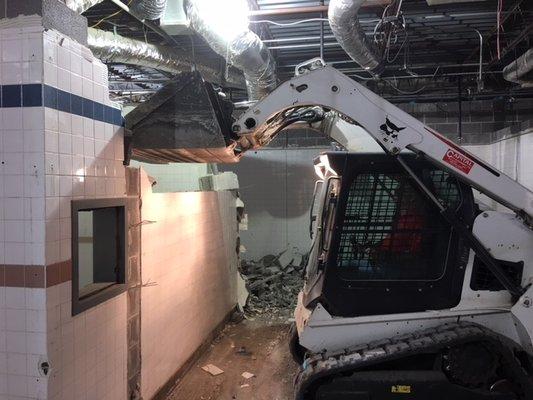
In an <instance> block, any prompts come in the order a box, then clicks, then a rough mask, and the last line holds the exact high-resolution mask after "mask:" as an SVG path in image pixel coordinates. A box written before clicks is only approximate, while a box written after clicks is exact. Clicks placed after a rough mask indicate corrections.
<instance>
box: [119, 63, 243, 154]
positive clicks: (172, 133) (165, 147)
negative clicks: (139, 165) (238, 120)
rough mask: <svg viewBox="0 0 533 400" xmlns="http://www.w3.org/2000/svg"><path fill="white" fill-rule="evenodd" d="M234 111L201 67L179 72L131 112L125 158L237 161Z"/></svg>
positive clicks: (128, 121) (127, 119)
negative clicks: (232, 124)
mask: <svg viewBox="0 0 533 400" xmlns="http://www.w3.org/2000/svg"><path fill="white" fill-rule="evenodd" d="M232 111H233V105H232V104H231V102H229V101H227V100H225V99H223V98H222V97H221V96H220V95H219V94H218V93H216V92H215V90H214V89H213V86H212V85H211V84H210V83H208V82H205V81H204V80H203V79H202V76H201V75H200V73H199V72H197V71H194V72H187V73H183V74H180V75H179V76H178V77H177V78H176V79H173V80H172V81H171V82H169V83H167V84H166V85H165V86H164V87H163V88H162V89H160V90H159V91H158V92H157V93H156V94H155V95H154V96H152V97H151V98H150V100H149V101H147V102H146V103H143V104H141V105H139V106H138V107H136V108H135V109H134V110H133V111H131V112H130V113H129V114H127V115H126V117H125V123H126V136H125V146H126V159H127V160H129V159H130V158H131V159H135V160H139V161H144V162H149V163H155V164H164V163H169V162H199V163H206V162H212V163H231V162H237V161H238V160H239V154H238V153H236V151H234V147H235V146H234V145H233V144H232V143H233V141H234V139H235V137H233V134H232V133H231V132H232V131H231V122H232V121H231V114H232Z"/></svg>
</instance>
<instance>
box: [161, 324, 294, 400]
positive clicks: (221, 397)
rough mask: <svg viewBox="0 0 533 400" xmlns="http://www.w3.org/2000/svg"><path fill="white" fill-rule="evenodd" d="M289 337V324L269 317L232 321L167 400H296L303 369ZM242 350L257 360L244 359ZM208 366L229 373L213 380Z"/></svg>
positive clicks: (214, 377) (213, 377)
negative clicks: (296, 385)
mask: <svg viewBox="0 0 533 400" xmlns="http://www.w3.org/2000/svg"><path fill="white" fill-rule="evenodd" d="M289 337H290V329H289V326H288V325H287V324H281V323H279V321H272V320H271V319H270V318H262V317H261V316H258V317H257V318H255V319H254V320H249V319H245V320H243V321H241V322H239V323H229V324H228V325H227V326H226V327H225V328H224V329H223V331H222V332H221V333H220V335H219V336H218V337H217V338H216V340H214V341H213V343H212V346H210V347H209V348H208V349H207V351H206V352H205V353H204V354H202V355H201V356H200V358H199V359H198V360H197V361H196V362H195V364H194V366H195V368H191V369H190V370H189V371H188V372H187V373H186V374H185V375H184V376H183V377H182V378H181V379H180V380H179V382H178V383H177V384H176V386H175V387H174V388H173V389H172V391H171V393H169V394H168V395H167V397H166V399H165V400H293V399H294V389H293V383H294V379H295V376H296V373H297V371H298V365H297V364H296V363H295V362H294V361H293V360H292V357H291V354H290V352H289V348H288V342H289ZM238 349H246V352H248V353H253V356H250V357H243V355H242V354H240V353H238V352H237V351H236V350H238ZM207 365H213V366H216V367H217V368H219V369H221V370H223V371H224V373H223V374H220V375H217V376H212V375H210V374H208V373H206V372H205V371H203V370H202V369H201V367H202V366H207ZM243 372H247V373H249V374H252V375H253V377H252V378H247V376H248V375H246V376H243Z"/></svg>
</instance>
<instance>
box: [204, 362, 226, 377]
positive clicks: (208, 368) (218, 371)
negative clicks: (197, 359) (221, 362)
mask: <svg viewBox="0 0 533 400" xmlns="http://www.w3.org/2000/svg"><path fill="white" fill-rule="evenodd" d="M202 369H203V370H204V371H205V372H207V373H209V374H211V375H213V376H217V375H220V374H223V373H224V371H223V370H221V369H220V368H218V367H217V366H216V365H213V364H207V365H204V366H203V367H202Z"/></svg>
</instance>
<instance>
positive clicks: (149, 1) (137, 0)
mask: <svg viewBox="0 0 533 400" xmlns="http://www.w3.org/2000/svg"><path fill="white" fill-rule="evenodd" d="M166 5H167V0H133V3H132V4H131V6H130V9H131V11H133V12H134V13H135V14H137V15H138V16H140V17H142V18H144V19H150V20H154V19H159V18H161V16H162V15H163V13H164V12H165V7H166Z"/></svg>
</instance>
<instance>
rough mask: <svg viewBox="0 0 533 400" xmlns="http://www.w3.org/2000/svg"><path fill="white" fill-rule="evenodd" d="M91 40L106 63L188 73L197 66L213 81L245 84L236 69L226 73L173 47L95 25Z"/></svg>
mask: <svg viewBox="0 0 533 400" xmlns="http://www.w3.org/2000/svg"><path fill="white" fill-rule="evenodd" d="M87 41H88V46H89V48H90V49H91V50H92V52H93V54H94V55H95V56H96V57H98V58H100V59H101V60H103V61H106V62H115V63H124V64H131V65H139V66H143V67H149V68H155V69H158V70H161V71H166V72H170V73H173V74H179V73H181V72H188V71H191V70H192V69H194V67H195V68H196V69H197V70H198V71H200V72H201V73H202V75H203V76H204V78H205V79H206V80H207V81H209V82H214V83H217V84H220V85H228V86H232V87H243V86H244V83H243V79H242V77H241V76H240V74H239V73H237V72H236V71H230V72H229V73H228V74H227V76H225V75H226V74H225V72H224V71H223V70H222V69H221V68H219V67H218V66H217V65H216V62H215V63H211V64H209V63H208V62H207V61H206V62H201V63H200V62H199V61H200V60H196V61H197V62H196V64H193V62H192V61H191V57H190V55H189V54H186V53H183V52H180V51H178V50H175V49H173V48H170V47H166V46H157V45H153V44H148V43H145V42H141V41H139V40H134V39H129V38H125V37H122V36H120V35H115V34H114V33H112V32H106V31H102V30H99V29H93V28H89V35H88V38H87Z"/></svg>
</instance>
